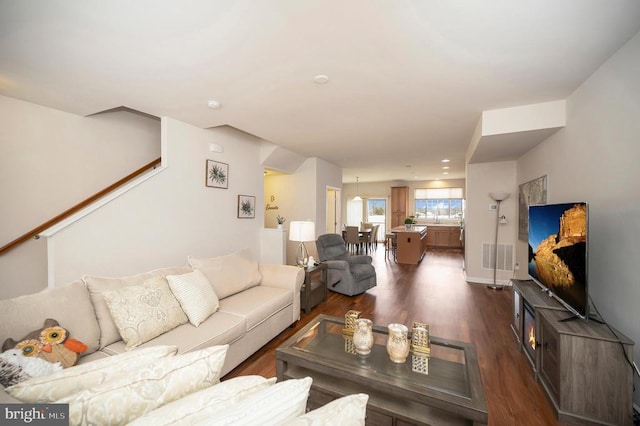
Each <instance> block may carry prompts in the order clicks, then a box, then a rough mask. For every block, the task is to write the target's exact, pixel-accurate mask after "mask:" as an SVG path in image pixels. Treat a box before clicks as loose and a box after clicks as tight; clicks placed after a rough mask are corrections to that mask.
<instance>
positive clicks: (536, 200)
mask: <svg viewBox="0 0 640 426" xmlns="http://www.w3.org/2000/svg"><path fill="white" fill-rule="evenodd" d="M536 204H547V175H544V176H540V177H539V178H536V179H533V180H530V181H529V182H525V183H523V184H522V185H520V192H519V194H518V239H519V240H521V241H528V240H529V206H534V205H536Z"/></svg>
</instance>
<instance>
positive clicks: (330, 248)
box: [316, 234, 376, 296]
mask: <svg viewBox="0 0 640 426" xmlns="http://www.w3.org/2000/svg"><path fill="white" fill-rule="evenodd" d="M316 248H317V249H318V256H319V257H320V259H319V260H320V262H324V263H326V264H327V287H328V288H329V290H332V291H335V292H338V293H342V294H346V295H347V296H355V295H356V294H360V293H364V292H365V291H367V290H368V289H370V288H372V287H375V286H376V269H375V268H374V267H373V265H372V264H371V256H365V255H349V254H348V253H347V247H346V246H345V244H344V240H343V239H342V237H341V236H340V235H338V234H324V235H320V236H319V237H318V239H317V240H316Z"/></svg>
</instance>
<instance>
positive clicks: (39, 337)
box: [2, 318, 87, 368]
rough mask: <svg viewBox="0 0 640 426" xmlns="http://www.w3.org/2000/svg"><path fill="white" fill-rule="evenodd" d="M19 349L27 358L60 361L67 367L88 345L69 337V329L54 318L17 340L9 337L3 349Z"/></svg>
mask: <svg viewBox="0 0 640 426" xmlns="http://www.w3.org/2000/svg"><path fill="white" fill-rule="evenodd" d="M10 349H18V350H20V351H21V352H22V355H24V356H25V357H27V358H40V359H43V360H45V361H47V362H49V363H53V364H55V363H60V365H62V367H64V368H67V367H71V366H73V365H75V364H76V362H77V361H78V358H79V357H80V354H81V353H82V352H84V351H86V350H87V345H85V344H84V343H82V342H80V341H78V340H75V339H72V338H70V337H69V331H68V330H67V329H65V328H63V327H61V326H60V324H58V321H56V320H54V319H51V318H49V319H46V320H45V321H44V325H43V327H42V328H39V329H38V330H34V331H32V332H31V333H29V334H27V335H26V336H24V337H23V338H22V339H20V340H18V341H16V340H13V339H7V340H5V341H4V344H3V345H2V350H3V351H7V350H10Z"/></svg>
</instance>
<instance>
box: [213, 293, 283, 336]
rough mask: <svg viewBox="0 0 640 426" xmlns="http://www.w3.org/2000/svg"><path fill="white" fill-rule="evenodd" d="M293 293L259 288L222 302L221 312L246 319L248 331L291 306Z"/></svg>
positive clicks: (235, 295)
mask: <svg viewBox="0 0 640 426" xmlns="http://www.w3.org/2000/svg"><path fill="white" fill-rule="evenodd" d="M292 302H293V301H292V300H291V292H290V291H288V290H285V289H282V288H277V287H265V286H261V285H260V286H257V287H253V288H250V289H248V290H245V291H243V292H242V293H238V294H234V295H233V296H230V297H227V298H225V299H222V300H221V301H220V311H221V312H226V313H229V314H233V315H238V316H241V317H244V318H246V320H247V329H246V330H247V331H249V330H251V329H252V328H253V327H255V326H256V325H258V324H260V323H262V322H263V321H266V320H267V319H268V318H269V317H271V316H272V315H275V314H276V313H277V312H280V311H281V310H282V309H284V308H286V307H287V306H289V305H291V303H292Z"/></svg>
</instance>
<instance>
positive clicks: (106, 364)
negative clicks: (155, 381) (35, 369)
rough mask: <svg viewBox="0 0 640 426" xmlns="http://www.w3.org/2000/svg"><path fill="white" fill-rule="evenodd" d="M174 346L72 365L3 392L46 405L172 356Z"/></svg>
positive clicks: (154, 347)
mask: <svg viewBox="0 0 640 426" xmlns="http://www.w3.org/2000/svg"><path fill="white" fill-rule="evenodd" d="M177 350H178V348H177V347H175V346H153V347H150V348H145V349H139V350H135V351H131V352H127V353H123V354H120V355H117V356H110V357H107V358H102V359H99V360H97V361H94V362H89V363H86V364H83V365H76V366H74V367H71V368H67V369H64V370H62V371H60V372H57V373H53V374H51V375H48V376H44V377H33V378H31V379H29V380H26V381H24V382H22V383H19V384H17V385H14V386H11V387H9V388H7V389H6V391H7V393H9V395H11V396H12V397H14V398H17V399H19V400H20V401H22V402H27V403H48V402H54V401H56V400H58V399H61V398H64V397H66V396H68V395H71V394H74V393H77V392H80V391H83V390H86V389H89V388H91V387H93V386H96V385H99V384H102V383H105V382H107V381H109V380H112V379H114V378H117V377H119V376H122V375H123V374H126V372H128V371H135V370H138V369H139V368H140V367H145V366H147V365H148V364H151V363H152V362H153V361H154V360H156V359H159V358H164V357H167V356H172V355H175V354H176V352H177Z"/></svg>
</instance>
